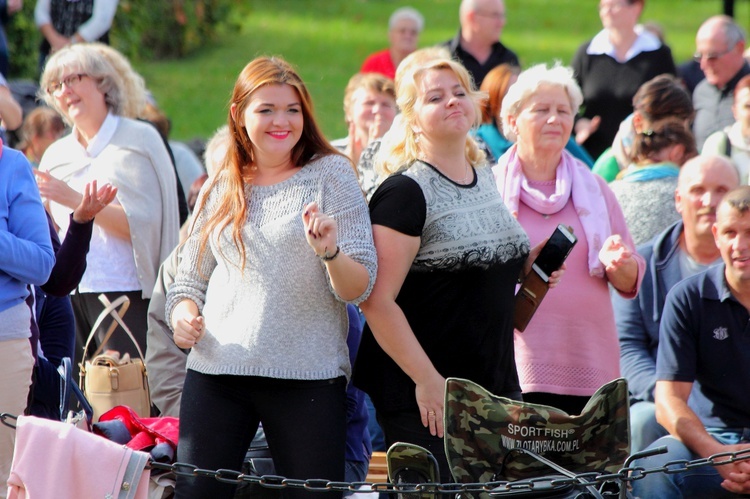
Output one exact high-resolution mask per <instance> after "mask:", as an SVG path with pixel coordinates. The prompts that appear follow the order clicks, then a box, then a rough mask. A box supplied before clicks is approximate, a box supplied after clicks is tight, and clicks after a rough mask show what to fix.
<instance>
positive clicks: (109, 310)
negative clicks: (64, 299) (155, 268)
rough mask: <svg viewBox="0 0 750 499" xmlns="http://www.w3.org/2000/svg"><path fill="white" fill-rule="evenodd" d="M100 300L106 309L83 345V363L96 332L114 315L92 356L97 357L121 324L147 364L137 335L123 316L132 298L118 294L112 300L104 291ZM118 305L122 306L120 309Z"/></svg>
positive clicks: (97, 319) (82, 363) (83, 364)
mask: <svg viewBox="0 0 750 499" xmlns="http://www.w3.org/2000/svg"><path fill="white" fill-rule="evenodd" d="M99 301H100V302H102V304H103V305H104V310H102V312H101V313H100V314H99V317H97V318H96V322H95V323H94V326H93V327H92V328H91V332H90V333H89V337H88V339H87V340H86V346H84V347H83V360H82V361H81V365H82V366H85V365H86V353H87V352H88V350H89V344H90V343H91V340H92V339H93V337H94V335H95V334H96V331H97V329H99V326H100V325H101V323H102V322H104V320H105V319H106V318H107V317H112V319H114V320H113V321H112V324H110V325H109V327H108V328H107V332H106V333H105V335H104V338H103V339H102V341H101V343H100V344H99V346H98V347H97V348H96V350H95V351H94V353H93V354H92V355H91V357H96V356H97V355H98V354H99V353H100V352H101V351H102V349H103V348H104V345H106V344H107V341H108V340H109V338H110V337H111V336H112V334H113V333H114V332H115V329H117V326H118V325H119V326H120V327H122V329H123V330H124V331H125V333H127V335H128V337H129V338H130V341H132V342H133V345H135V349H136V351H137V352H138V356H139V357H140V359H141V361H142V362H143V365H144V366H145V365H146V359H145V358H144V356H143V352H142V351H141V347H140V346H139V345H138V342H137V341H136V339H135V336H133V333H132V332H131V331H130V328H129V327H128V326H127V324H125V321H123V320H122V316H123V315H125V312H127V310H128V307H129V306H130V299H129V298H128V297H127V295H122V296H118V297H117V298H116V299H115V300H114V301H112V302H110V301H109V300H108V299H107V296H106V295H105V294H104V293H102V294H100V295H99ZM117 307H120V309H119V310H118V309H117Z"/></svg>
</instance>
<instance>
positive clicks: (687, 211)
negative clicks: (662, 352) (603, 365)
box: [611, 156, 739, 452]
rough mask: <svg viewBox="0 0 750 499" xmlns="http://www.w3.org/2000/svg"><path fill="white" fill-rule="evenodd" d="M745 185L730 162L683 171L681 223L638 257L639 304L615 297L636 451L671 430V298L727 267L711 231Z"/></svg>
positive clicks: (708, 162)
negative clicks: (730, 197)
mask: <svg viewBox="0 0 750 499" xmlns="http://www.w3.org/2000/svg"><path fill="white" fill-rule="evenodd" d="M738 185H739V175H738V174H737V170H736V168H735V166H734V165H733V164H732V163H731V162H730V161H729V160H728V159H726V158H725V157H724V156H697V157H695V158H693V159H691V160H689V161H687V162H686V163H685V164H684V165H683V166H682V168H681V169H680V176H679V179H678V183H677V188H676V190H675V207H676V208H677V211H678V213H679V214H680V216H681V220H679V221H678V222H675V223H674V224H673V225H672V226H670V227H668V228H667V229H666V230H664V231H663V232H662V233H660V234H659V235H657V236H656V237H655V238H654V239H652V240H651V241H649V242H648V243H646V244H644V245H642V246H639V247H638V249H637V251H638V253H640V254H641V256H643V258H645V259H646V262H647V266H646V272H645V274H644V276H643V283H642V284H641V291H640V293H639V294H638V296H637V297H636V298H635V299H633V300H628V299H624V298H622V297H621V296H620V295H619V294H618V293H613V294H612V295H611V298H612V305H613V308H614V311H615V324H616V325H617V334H618V336H619V340H620V370H621V371H622V374H623V376H624V377H625V378H626V379H627V380H628V388H629V390H630V395H631V408H630V428H631V451H632V452H637V451H639V450H643V449H644V448H646V447H647V446H648V445H649V444H651V443H652V442H653V441H654V440H656V439H657V438H659V437H661V436H664V435H666V433H667V432H666V430H665V429H664V428H663V427H661V426H660V425H659V424H657V422H656V416H655V405H654V387H655V385H656V353H657V345H658V344H659V323H660V322H661V316H662V311H663V308H664V302H665V300H666V297H667V292H668V291H669V290H670V289H671V288H672V287H673V286H674V285H675V284H677V283H678V282H679V281H681V280H682V279H685V278H686V277H688V276H691V275H693V274H697V273H699V272H701V271H703V270H705V269H707V268H708V267H710V266H712V265H715V264H718V263H720V262H721V258H720V255H719V250H718V248H717V247H716V243H715V242H714V237H713V234H712V233H711V227H712V226H713V224H714V221H715V220H716V207H717V206H718V204H719V202H720V201H721V199H722V198H723V196H724V194H726V193H727V192H729V191H730V190H732V189H734V188H735V187H737V186H738Z"/></svg>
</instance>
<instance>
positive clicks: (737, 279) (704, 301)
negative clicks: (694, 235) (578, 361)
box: [633, 186, 750, 499]
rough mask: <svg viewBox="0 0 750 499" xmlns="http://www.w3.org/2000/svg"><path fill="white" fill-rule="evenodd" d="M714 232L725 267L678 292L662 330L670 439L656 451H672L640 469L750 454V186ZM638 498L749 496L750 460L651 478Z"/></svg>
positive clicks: (660, 360)
mask: <svg viewBox="0 0 750 499" xmlns="http://www.w3.org/2000/svg"><path fill="white" fill-rule="evenodd" d="M713 234H714V239H715V241H716V245H717V246H718V248H719V251H720V252H721V258H722V260H723V262H724V264H723V265H718V266H715V267H712V268H710V269H709V270H707V271H705V272H703V273H700V274H697V275H694V276H692V277H689V278H687V279H685V280H684V281H682V282H680V283H679V284H677V285H675V286H674V287H673V288H672V290H671V291H670V292H669V294H668V295H667V302H666V304H665V308H664V315H663V317H662V321H661V327H660V330H659V349H658V353H657V362H656V376H657V380H658V381H657V382H656V393H655V395H656V418H657V420H658V421H659V423H660V424H661V425H662V426H664V428H666V429H667V431H668V432H669V433H670V435H669V436H666V437H662V438H660V439H659V440H657V441H656V442H654V443H653V444H652V447H655V446H660V445H666V446H667V447H668V449H669V452H668V453H667V454H662V455H659V456H655V457H652V458H647V459H641V460H638V461H636V463H635V466H643V467H644V468H647V469H648V468H652V467H658V466H663V465H664V464H665V463H667V462H669V461H674V460H683V459H686V460H693V459H698V458H706V457H709V456H712V455H714V454H718V453H722V452H736V451H740V450H744V449H750V402H748V394H750V369H748V368H747V365H748V363H750V335H749V334H748V321H749V320H750V313H748V309H749V308H750V186H742V187H739V188H737V189H734V190H733V191H731V192H729V193H728V194H727V195H726V196H724V198H723V199H722V201H721V203H720V204H719V207H718V209H717V212H716V223H715V224H714V226H713ZM633 492H634V494H635V495H636V496H638V497H643V498H647V497H648V498H650V497H658V498H660V499H664V498H673V497H674V498H681V497H711V498H719V497H734V495H733V494H737V493H740V494H742V493H745V494H746V493H750V461H738V462H735V463H731V464H726V465H722V466H717V467H713V466H700V467H696V468H693V469H691V470H688V471H684V472H681V473H676V474H665V473H654V474H650V475H647V476H646V477H645V478H643V479H640V480H637V481H635V482H634V483H633Z"/></svg>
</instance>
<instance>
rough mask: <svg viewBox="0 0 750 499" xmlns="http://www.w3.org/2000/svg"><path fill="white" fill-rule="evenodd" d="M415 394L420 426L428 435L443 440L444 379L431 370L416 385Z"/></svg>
mask: <svg viewBox="0 0 750 499" xmlns="http://www.w3.org/2000/svg"><path fill="white" fill-rule="evenodd" d="M416 385H417V387H416V389H415V394H416V397H417V405H418V406H419V414H420V416H421V417H422V424H423V425H424V426H425V427H426V428H428V429H429V430H430V435H432V436H436V437H438V438H443V405H444V403H445V378H443V377H442V376H441V375H440V373H438V372H437V371H435V370H434V369H433V372H432V373H431V374H430V375H429V376H428V377H427V378H426V379H424V380H420V381H419V382H417V383H416Z"/></svg>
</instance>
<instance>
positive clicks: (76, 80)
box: [37, 44, 179, 355]
mask: <svg viewBox="0 0 750 499" xmlns="http://www.w3.org/2000/svg"><path fill="white" fill-rule="evenodd" d="M41 88H42V95H41V97H42V98H43V99H44V100H45V102H46V103H47V104H49V105H50V106H52V107H53V108H55V109H56V110H57V111H58V112H60V114H61V115H62V116H63V118H64V119H65V120H66V121H67V122H68V123H69V124H70V125H71V126H72V133H71V134H69V135H67V136H65V137H63V138H61V139H59V140H58V141H56V142H55V143H53V144H52V145H51V146H50V147H49V148H48V149H47V151H46V152H45V154H44V156H43V157H42V160H41V162H40V164H39V172H38V173H37V182H38V184H39V190H40V192H41V194H42V196H43V197H44V198H45V200H46V202H47V204H48V209H49V211H50V213H51V215H52V218H53V219H54V221H55V223H56V224H57V225H58V226H59V227H60V234H65V231H66V230H67V227H68V225H69V223H70V212H71V211H72V209H73V208H75V207H76V206H77V205H78V204H79V203H80V200H81V198H82V196H83V189H84V187H85V186H86V184H88V183H90V182H93V181H97V182H98V184H99V185H104V184H106V183H110V184H112V185H113V186H115V187H116V188H117V197H116V199H115V200H114V201H113V202H112V203H111V204H110V205H109V206H107V207H106V208H104V209H103V210H102V211H101V212H100V213H99V214H98V215H97V217H96V221H95V224H94V232H93V235H92V237H91V247H90V251H89V254H88V259H87V268H86V272H85V273H84V274H83V278H82V280H81V283H80V284H79V286H78V289H77V290H76V292H75V294H73V295H72V297H71V298H72V303H73V309H74V312H75V319H76V334H77V336H78V339H79V340H82V341H85V339H86V337H87V336H88V334H89V332H90V330H91V327H92V326H93V324H94V322H95V321H96V318H97V316H98V315H99V313H100V312H101V310H102V309H103V305H102V304H101V303H100V302H99V300H98V295H99V294H100V293H105V294H106V295H107V296H108V298H109V299H110V301H112V300H114V299H115V298H117V297H118V296H119V295H123V294H125V295H127V296H128V298H129V299H130V308H129V310H128V314H127V315H125V317H124V320H125V322H126V323H127V324H128V326H129V327H130V329H131V331H132V332H133V334H134V335H135V336H136V339H137V340H138V343H139V346H140V347H141V349H142V350H145V348H146V329H147V325H146V315H147V311H148V302H149V298H150V297H151V290H152V289H153V288H154V282H155V279H156V273H157V270H158V268H159V264H160V263H161V262H162V261H163V260H164V259H165V258H166V257H167V256H168V255H169V253H170V252H171V251H172V249H173V248H174V247H175V246H176V245H177V242H178V231H179V221H178V209H177V195H176V189H175V185H176V182H177V179H176V177H175V174H174V170H173V169H172V166H171V162H170V159H169V155H168V153H167V150H166V148H165V146H164V142H163V141H162V139H161V137H160V136H159V133H158V132H157V131H156V129H154V128H153V127H152V126H151V125H149V124H146V123H141V122H138V121H135V120H133V119H130V118H125V117H124V116H123V113H124V110H125V109H126V108H127V106H128V102H127V101H126V99H127V95H128V94H127V92H126V90H125V89H126V86H125V82H124V81H123V79H122V77H121V75H120V73H119V72H118V71H117V70H116V68H115V67H113V66H112V64H111V62H110V61H109V60H108V59H107V58H106V57H105V56H104V55H103V54H102V53H101V52H100V51H99V50H97V49H96V48H95V47H93V46H91V45H88V44H76V45H70V46H68V47H66V48H64V49H62V50H60V51H58V52H56V53H55V54H53V55H52V56H51V57H50V59H49V61H48V62H47V65H46V66H45V69H44V73H43V74H42V78H41ZM123 336H124V335H123ZM99 339H100V340H101V336H100V337H99ZM107 348H111V349H114V350H118V351H119V352H121V353H125V352H129V353H130V354H131V355H135V354H137V352H136V350H135V349H134V347H133V345H132V344H130V342H129V341H128V340H127V339H126V338H125V339H122V338H118V337H113V338H112V339H111V340H110V341H109V342H108V345H107Z"/></svg>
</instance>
